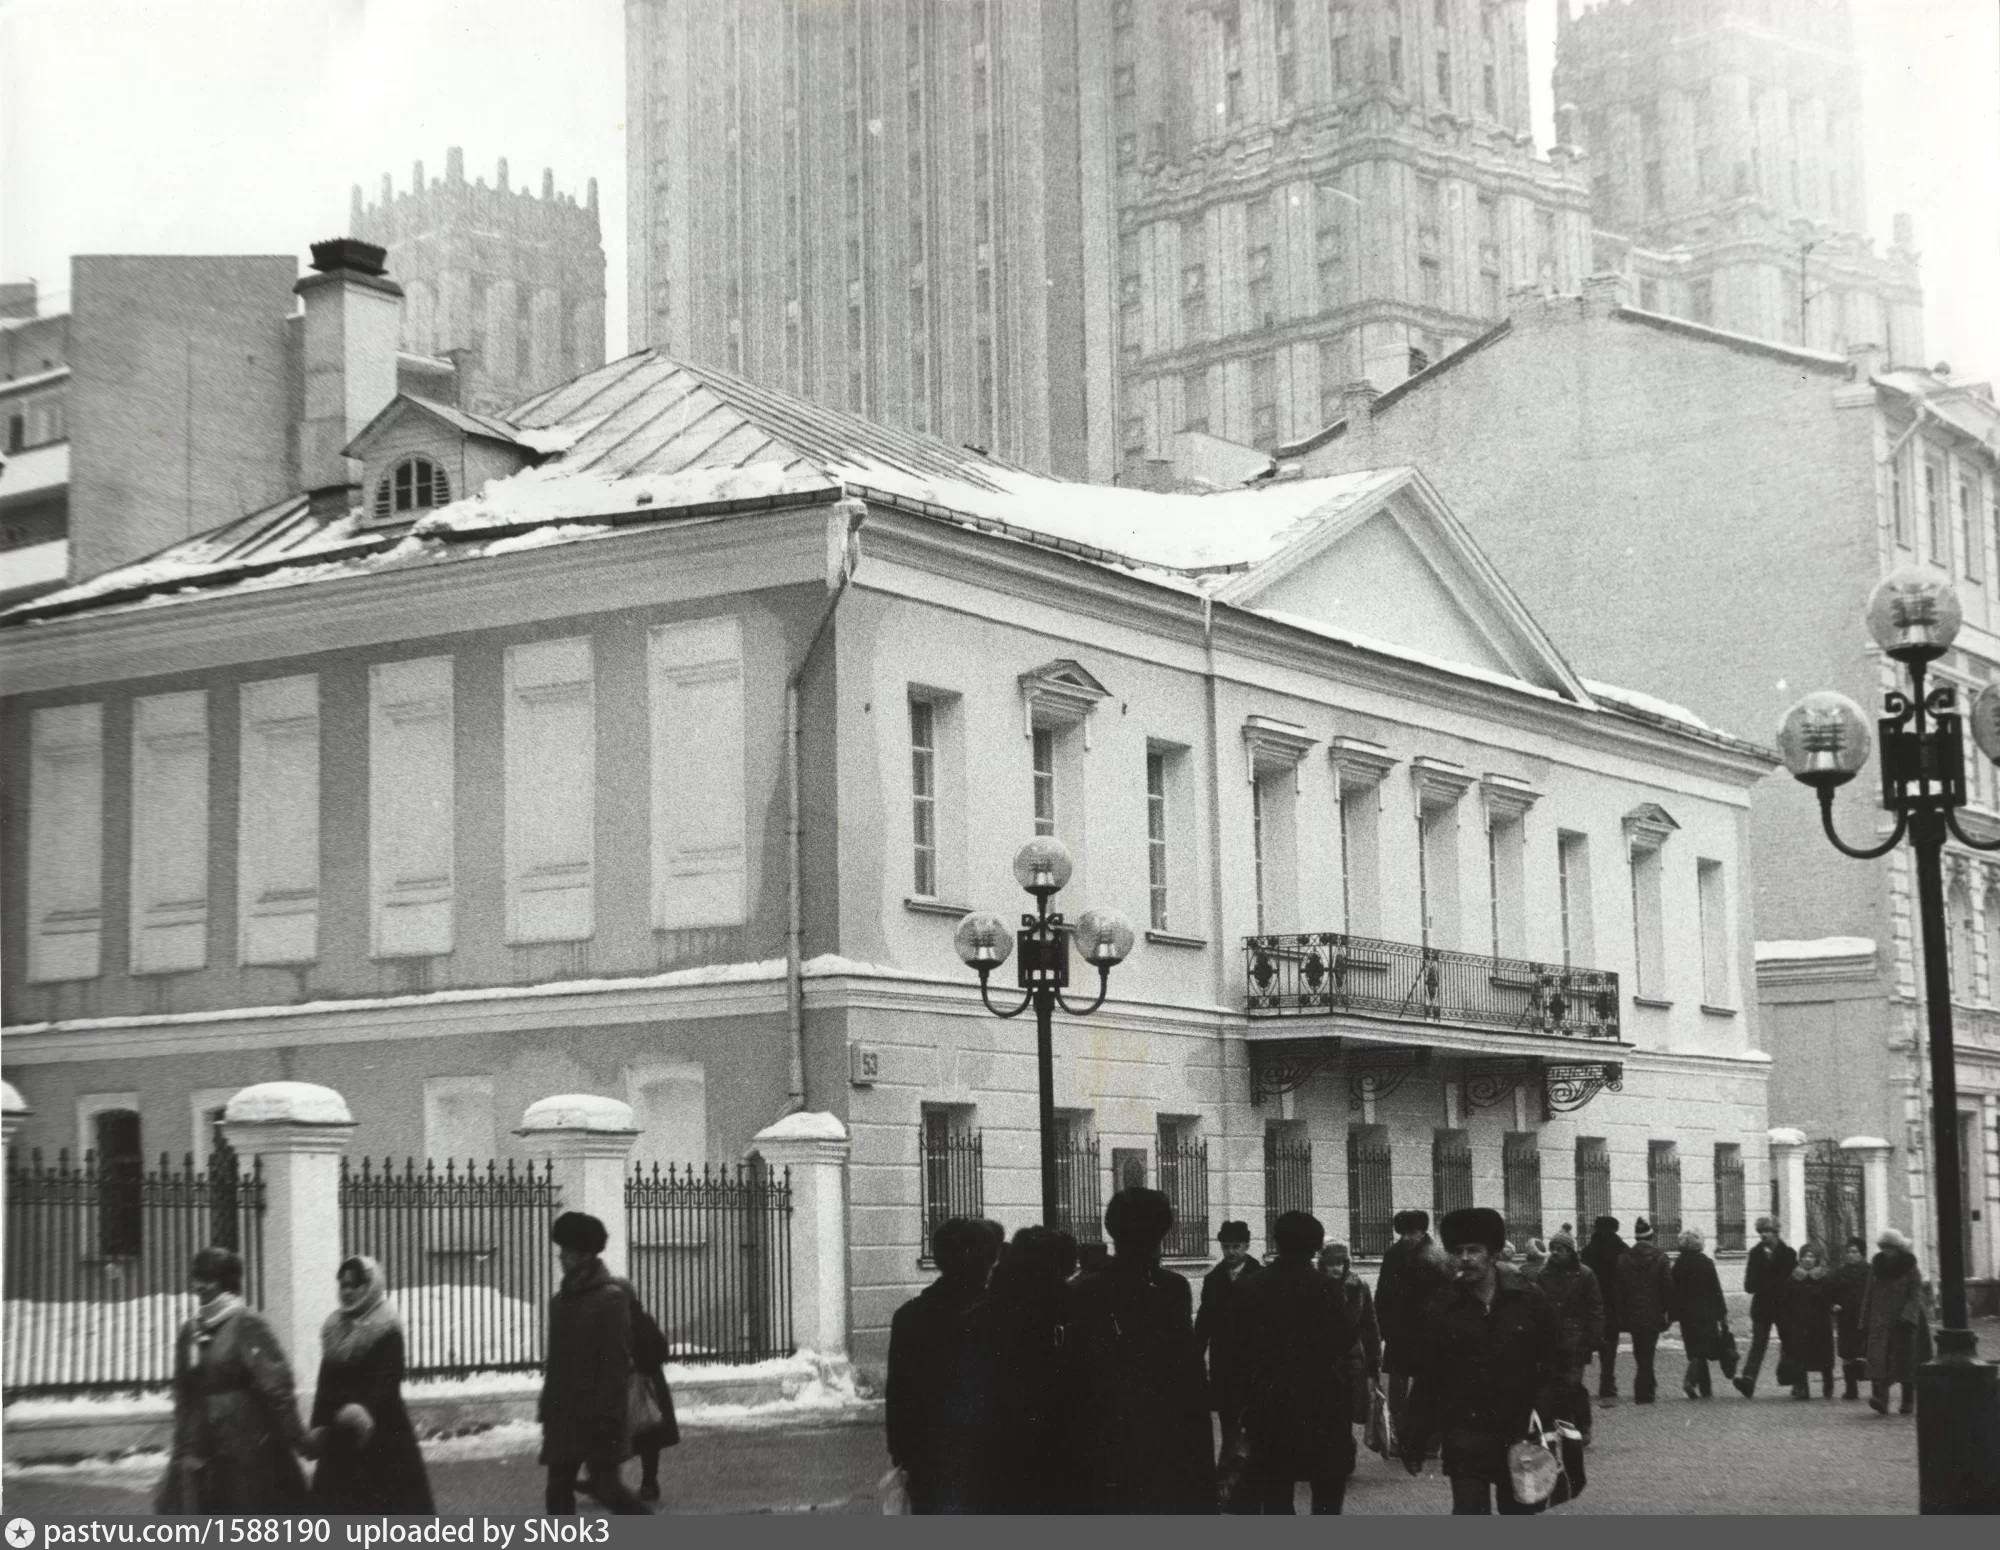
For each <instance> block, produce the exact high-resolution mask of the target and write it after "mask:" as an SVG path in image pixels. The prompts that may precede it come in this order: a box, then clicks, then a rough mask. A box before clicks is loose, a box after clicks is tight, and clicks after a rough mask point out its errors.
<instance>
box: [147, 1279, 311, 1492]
mask: <svg viewBox="0 0 2000 1550" xmlns="http://www.w3.org/2000/svg"><path fill="white" fill-rule="evenodd" d="M304 1435H305V1428H304V1427H303V1426H301V1425H300V1424H299V1407H298V1402H297V1399H296V1398H295V1396H294V1394H293V1390H292V1369H291V1366H290V1365H289V1364H288V1363H287V1362H286V1360H285V1353H284V1349H283V1348H282V1347H281V1346H280V1345H279V1344H278V1337H277V1336H276V1335H274V1334H272V1333H271V1327H270V1326H269V1325H268V1324H266V1323H265V1322H264V1321H263V1320H262V1319H261V1318H259V1317H258V1316H257V1315H256V1314H254V1313H252V1312H251V1311H250V1310H249V1309H248V1308H244V1307H238V1308H236V1309H235V1310H234V1311H233V1312H231V1313H229V1314H228V1315H227V1316H226V1317H224V1318H223V1319H222V1320H221V1321H220V1322H215V1323H207V1324H205V1323H204V1322H203V1319H202V1316H201V1315H200V1314H199V1313H197V1314H196V1315H195V1316H194V1317H193V1318H190V1319H189V1320H188V1321H187V1322H186V1323H185V1324H183V1325H182V1326H181V1329H180V1334H179V1335H178V1337H177V1338H176V1339H175V1342H174V1435H173V1445H172V1451H171V1453H170V1455H169V1459H168V1463H167V1474H166V1478H165V1479H164V1480H163V1481H162V1482H161V1484H160V1490H159V1494H158V1495H157V1497H156V1498H155V1505H156V1506H157V1507H158V1508H159V1509H160V1510H161V1511H162V1512H176V1513H182V1512H203V1513H257V1514H262V1515H268V1514H271V1513H296V1512H304V1511H305V1510H306V1480H305V1472H304V1471H303V1470H302V1469H300V1468H299V1461H298V1458H297V1456H296V1450H297V1448H298V1445H299V1442H300V1440H301V1439H302V1438H303V1437H304Z"/></svg>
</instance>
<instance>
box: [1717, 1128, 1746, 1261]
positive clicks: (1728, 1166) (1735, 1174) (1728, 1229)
mask: <svg viewBox="0 0 2000 1550" xmlns="http://www.w3.org/2000/svg"><path fill="white" fill-rule="evenodd" d="M1746 1216H1747V1212H1746V1211H1745V1209H1744V1200H1743V1152H1742V1149H1741V1148H1740V1147H1734V1146H1730V1147H1717V1148H1716V1152H1715V1246H1716V1248H1717V1249H1719V1250H1721V1251H1722V1252H1724V1253H1740V1252H1742V1250H1743V1247H1744V1244H1745V1243H1746V1241H1747V1239H1748V1236H1749V1234H1748V1227H1749V1223H1748V1222H1747V1221H1746V1220H1745V1218H1746Z"/></svg>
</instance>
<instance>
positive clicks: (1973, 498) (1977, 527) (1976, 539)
mask: <svg viewBox="0 0 2000 1550" xmlns="http://www.w3.org/2000/svg"><path fill="white" fill-rule="evenodd" d="M1979 510H1980V508H1979V491H1978V490H1977V489H1976V488H1974V486H1973V484H1972V481H1971V480H1969V479H1961V480H1959V481H1958V541H1959V546H1960V548H1959V553H1960V555H1961V557H1962V562H1963V565H1964V568H1965V579H1966V580H1967V581H1977V580H1979V575H1980V571H1981V569H1982V563H1981V562H1982V558H1983V556H1984V553H1985V549H1986V534H1985V532H1984V531H1983V525H1982V524H1981V522H1980V520H1979Z"/></svg>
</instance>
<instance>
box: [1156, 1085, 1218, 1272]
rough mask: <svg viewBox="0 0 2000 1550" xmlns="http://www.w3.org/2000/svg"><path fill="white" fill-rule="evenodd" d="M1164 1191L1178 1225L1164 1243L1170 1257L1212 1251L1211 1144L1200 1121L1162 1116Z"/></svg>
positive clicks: (1200, 1254) (1162, 1175)
mask: <svg viewBox="0 0 2000 1550" xmlns="http://www.w3.org/2000/svg"><path fill="white" fill-rule="evenodd" d="M1158 1146H1159V1156H1160V1186H1159V1187H1160V1193H1161V1194H1163V1195H1165V1196H1166V1197H1167V1203H1168V1204H1169V1205H1171V1206H1172V1207H1173V1208H1174V1225H1173V1228H1172V1230H1171V1231H1169V1232H1168V1234H1167V1239H1166V1242H1165V1243H1164V1244H1163V1245H1161V1247H1162V1250H1163V1252H1164V1253H1165V1255H1166V1257H1167V1258H1169V1259H1198V1258H1200V1257H1201V1256H1203V1255H1205V1254H1207V1253H1208V1252H1209V1247H1208V1245H1209V1236H1208V1143H1207V1142H1206V1141H1204V1140H1202V1138H1201V1135H1200V1121H1199V1120H1196V1119H1192V1118H1186V1117H1172V1116H1168V1115H1164V1114H1163V1115H1161V1116H1160V1119H1159V1141H1158Z"/></svg>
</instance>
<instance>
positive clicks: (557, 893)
mask: <svg viewBox="0 0 2000 1550" xmlns="http://www.w3.org/2000/svg"><path fill="white" fill-rule="evenodd" d="M506 745H507V754H506V757H507V777H506V778H507V940H508V941H510V942H574V941H580V940H582V939H583V938H585V937H588V936H589V935H590V934H591V932H592V930H593V921H592V895H593V888H592V881H593V877H594V874H595V864H594V863H595V857H596V854H597V833H596V803H595V800H594V795H595V788H596V780H597V757H596V755H597V715H596V705H595V691H594V673H593V664H592V658H591V647H590V637H589V636H587V635H584V636H577V637H575V638H573V639H569V640H550V641H537V642H535V643H534V644H532V645H525V646H514V647H511V648H510V649H509V650H508V652H507V725H506Z"/></svg>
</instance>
